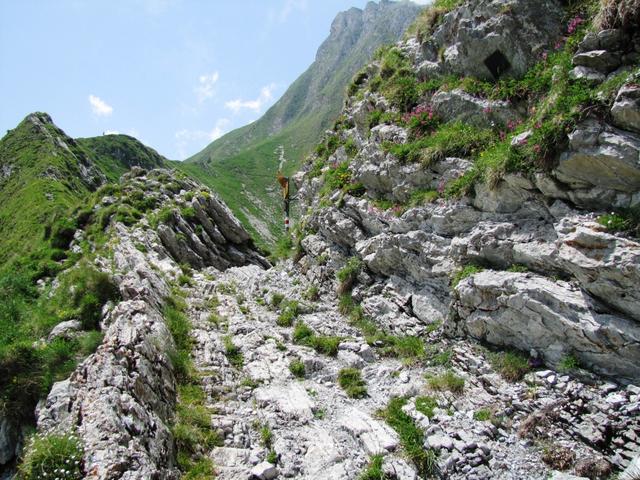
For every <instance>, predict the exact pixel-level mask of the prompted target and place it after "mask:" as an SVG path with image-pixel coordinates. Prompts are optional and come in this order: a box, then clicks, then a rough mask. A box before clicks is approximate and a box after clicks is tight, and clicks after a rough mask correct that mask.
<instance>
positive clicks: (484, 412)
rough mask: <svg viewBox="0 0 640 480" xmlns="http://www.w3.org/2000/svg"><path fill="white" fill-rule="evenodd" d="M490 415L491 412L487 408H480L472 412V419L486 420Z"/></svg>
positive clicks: (489, 418)
mask: <svg viewBox="0 0 640 480" xmlns="http://www.w3.org/2000/svg"><path fill="white" fill-rule="evenodd" d="M492 416H493V414H492V412H491V410H489V409H488V408H481V409H479V410H476V411H475V412H473V419H474V420H477V421H478V422H486V421H488V420H491V417H492Z"/></svg>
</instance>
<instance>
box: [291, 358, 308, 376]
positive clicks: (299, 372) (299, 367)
mask: <svg viewBox="0 0 640 480" xmlns="http://www.w3.org/2000/svg"><path fill="white" fill-rule="evenodd" d="M289 371H290V372H291V373H292V374H293V376H294V377H296V378H304V376H305V374H306V369H305V366H304V362H302V361H301V360H297V359H296V360H291V362H289Z"/></svg>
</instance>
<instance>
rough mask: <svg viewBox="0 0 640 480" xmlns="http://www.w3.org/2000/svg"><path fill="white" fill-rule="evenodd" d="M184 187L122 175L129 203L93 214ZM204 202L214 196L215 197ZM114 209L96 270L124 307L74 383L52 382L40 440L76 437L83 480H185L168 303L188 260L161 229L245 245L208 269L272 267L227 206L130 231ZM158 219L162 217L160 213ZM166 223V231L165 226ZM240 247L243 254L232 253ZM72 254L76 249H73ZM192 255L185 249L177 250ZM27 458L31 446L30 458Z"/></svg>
mask: <svg viewBox="0 0 640 480" xmlns="http://www.w3.org/2000/svg"><path fill="white" fill-rule="evenodd" d="M159 176H160V177H161V181H158V178H159ZM180 182H184V179H180V178H176V177H175V176H174V175H173V174H172V173H171V172H168V171H160V172H158V171H152V172H145V171H143V170H141V169H136V170H135V171H133V172H131V173H130V174H128V175H125V176H124V177H123V181H122V183H121V188H120V192H123V193H125V195H123V196H122V197H121V198H120V199H118V200H116V199H115V198H114V196H113V195H111V196H107V197H104V198H105V199H106V200H105V201H101V202H99V203H98V204H97V205H96V206H95V207H94V208H95V211H94V213H98V212H99V211H100V210H101V209H104V208H109V207H110V206H111V207H112V206H114V205H116V207H117V205H118V204H120V203H122V202H123V201H126V198H128V196H127V195H126V192H128V193H129V194H131V192H132V191H133V190H135V189H132V188H131V187H132V186H135V187H137V188H139V189H140V190H137V191H143V192H144V193H145V194H149V195H154V196H157V197H158V196H159V198H158V200H159V201H158V203H157V206H158V207H159V208H162V205H163V203H164V202H165V201H166V200H167V198H169V197H172V198H174V195H173V194H171V192H170V190H166V185H171V184H180ZM184 186H185V187H191V188H185V189H181V190H180V191H181V195H182V197H181V198H180V201H185V199H184V198H183V197H186V198H188V200H186V201H192V200H193V199H194V198H196V199H197V198H198V197H197V195H196V194H195V193H194V191H193V189H194V188H195V187H197V185H196V184H194V183H193V182H188V185H187V184H185V185H184ZM142 187H146V188H147V190H145V189H144V188H142ZM199 191H200V190H199ZM111 193H113V192H111ZM199 194H200V195H204V196H205V197H206V198H213V194H212V193H211V192H208V191H206V192H204V191H200V193H199ZM114 202H115V203H114ZM117 210H118V208H116V209H115V210H114V209H111V214H110V216H109V217H108V218H109V219H111V220H112V222H113V223H110V222H109V220H107V222H106V227H107V229H108V232H107V233H108V240H107V242H106V243H105V244H104V246H103V248H102V249H101V250H100V251H101V252H103V254H102V255H100V256H98V257H97V258H96V260H95V263H96V265H98V266H99V268H100V269H102V270H105V271H109V272H112V273H113V275H114V278H115V279H116V282H117V284H118V287H119V290H120V293H121V296H122V301H121V302H119V303H118V304H117V305H115V306H113V307H112V308H110V309H109V310H108V311H106V312H105V315H104V317H103V318H102V320H101V325H102V327H103V332H104V340H103V342H102V344H101V345H100V346H99V347H98V349H97V351H96V352H95V353H94V354H92V355H90V356H89V357H88V358H87V359H86V360H85V361H84V362H83V363H82V364H81V365H80V366H78V368H77V369H76V370H75V371H74V372H73V374H72V375H71V376H70V378H69V379H67V380H64V381H61V382H57V383H55V384H54V386H53V388H52V389H51V392H50V393H49V395H48V396H47V399H46V400H45V401H43V402H41V403H40V404H39V406H38V409H37V412H36V414H37V421H38V432H39V434H40V435H44V436H45V437H48V436H52V435H56V434H65V433H73V434H75V435H76V436H77V438H78V439H79V442H80V444H81V446H82V449H83V459H82V464H81V469H82V472H83V473H84V474H86V475H90V476H95V477H96V478H107V477H109V478H110V477H111V476H113V475H116V474H125V475H126V478H140V479H142V478H166V479H174V478H176V479H177V478H179V476H180V474H179V471H178V468H177V464H176V450H175V444H174V439H173V435H172V432H171V424H172V421H173V418H174V411H175V405H176V392H177V383H176V368H177V367H178V365H176V364H175V362H176V361H177V358H176V357H175V356H174V355H173V354H172V352H175V350H176V346H175V343H174V339H173V337H172V334H171V331H170V330H169V328H168V325H167V322H166V320H165V319H164V318H163V307H164V304H165V301H166V299H167V298H168V297H169V296H170V295H171V292H172V287H171V285H172V283H173V282H174V281H177V279H178V278H179V277H180V276H181V272H182V268H181V267H180V266H179V265H178V261H179V260H180V261H184V260H187V261H188V260H189V258H190V257H187V258H183V257H176V256H174V255H172V253H171V250H170V249H168V248H166V247H165V246H164V242H163V241H162V240H161V237H160V234H159V233H158V231H156V229H158V230H162V231H165V232H166V231H167V230H168V229H170V228H172V227H173V228H175V229H176V230H179V228H182V229H185V228H188V231H194V230H195V229H196V226H197V225H202V224H201V222H208V223H207V227H210V228H213V229H216V231H218V230H217V229H218V228H220V229H221V230H223V231H225V230H224V229H225V226H226V228H231V227H230V226H234V228H233V231H232V230H229V231H228V232H226V233H227V234H228V235H232V234H233V235H235V236H236V237H237V241H238V242H239V243H235V244H234V243H232V242H231V241H229V240H226V239H222V238H221V239H219V240H220V241H221V243H219V244H218V249H217V250H216V252H217V253H218V257H217V259H214V258H210V259H209V261H210V262H211V263H214V264H216V265H224V266H225V268H226V267H228V266H231V265H232V264H231V263H229V260H228V259H229V258H233V259H234V264H236V265H242V264H244V263H246V262H248V261H254V262H256V263H258V264H260V265H261V266H263V267H264V266H266V265H268V263H267V262H266V261H265V260H264V259H262V257H261V256H260V255H259V254H258V253H257V252H255V251H254V250H252V249H251V247H250V246H248V244H246V242H247V240H248V235H247V234H246V231H244V229H242V227H241V226H240V225H239V223H238V221H237V220H236V219H235V218H233V217H232V215H231V214H230V213H229V211H228V209H226V207H225V206H224V205H223V204H221V203H220V205H219V208H218V209H217V210H216V216H215V217H213V216H208V215H204V216H202V219H201V220H198V218H199V217H198V216H196V215H189V214H186V215H183V214H182V213H180V209H179V208H177V209H176V212H174V213H172V218H173V220H172V221H171V222H170V223H167V224H164V223H162V221H160V222H159V223H156V224H155V228H154V225H153V224H152V223H154V222H149V221H148V220H149V217H150V216H151V211H150V212H149V213H148V214H147V215H142V216H140V217H139V218H138V219H137V220H136V219H135V218H133V217H130V216H129V217H126V219H125V220H126V223H127V224H128V225H125V223H121V222H120V221H118V220H120V219H124V218H123V217H122V216H119V215H118V214H117ZM158 211H159V210H158V209H156V210H155V212H156V213H155V214H156V215H157V213H158ZM99 217H100V216H99V215H97V216H96V218H99ZM109 225H110V226H109ZM162 225H164V227H165V228H164V229H160V228H159V227H161V226H162ZM202 231H204V227H203V228H202ZM232 232H233V233H232ZM200 233H201V234H202V232H200ZM223 240H224V241H223ZM243 244H244V245H245V247H244V248H243V252H244V253H241V252H240V251H239V250H237V247H234V245H243ZM185 245H188V244H186V243H185ZM70 248H71V249H73V248H74V243H73V242H72V244H71V245H70ZM185 251H187V249H186V247H183V248H182V249H180V250H178V251H177V252H182V253H184V252H185ZM229 255H232V256H231V257H229ZM193 258H200V257H193ZM225 258H227V260H225ZM52 438H53V437H52ZM30 458H31V457H30V450H29V448H28V447H27V450H26V452H25V459H26V460H29V459H30ZM23 465H26V463H25V464H23ZM29 465H30V464H29ZM19 468H22V467H20V466H19ZM24 468H27V467H24ZM29 468H31V467H30V466H29ZM125 472H126V473H125ZM27 478H31V477H28V476H27Z"/></svg>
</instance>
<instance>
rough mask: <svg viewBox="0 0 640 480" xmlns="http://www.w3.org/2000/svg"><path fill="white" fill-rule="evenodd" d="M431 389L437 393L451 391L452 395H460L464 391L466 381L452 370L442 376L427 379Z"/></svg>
mask: <svg viewBox="0 0 640 480" xmlns="http://www.w3.org/2000/svg"><path fill="white" fill-rule="evenodd" d="M427 382H428V384H429V388H431V389H432V390H436V391H449V392H451V393H455V394H460V393H462V392H463V390H464V383H465V382H464V379H463V378H462V377H459V376H458V375H456V374H455V373H453V372H452V371H451V370H447V371H446V372H444V373H441V374H440V375H435V376H431V377H427Z"/></svg>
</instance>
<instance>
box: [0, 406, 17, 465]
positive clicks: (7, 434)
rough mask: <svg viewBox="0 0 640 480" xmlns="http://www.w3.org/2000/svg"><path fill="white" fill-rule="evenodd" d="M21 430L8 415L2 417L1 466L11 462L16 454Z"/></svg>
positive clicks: (0, 432) (0, 435)
mask: <svg viewBox="0 0 640 480" xmlns="http://www.w3.org/2000/svg"><path fill="white" fill-rule="evenodd" d="M19 439H20V431H19V429H18V428H16V426H15V424H14V423H13V422H12V421H11V420H10V419H8V418H7V417H1V418H0V466H2V465H5V464H7V463H9V462H10V461H11V460H13V458H14V457H15V455H16V453H17V452H16V449H17V446H18V441H19Z"/></svg>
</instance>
